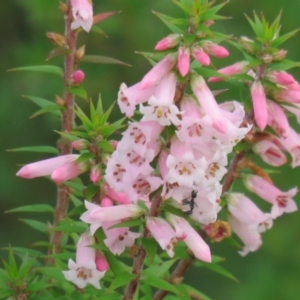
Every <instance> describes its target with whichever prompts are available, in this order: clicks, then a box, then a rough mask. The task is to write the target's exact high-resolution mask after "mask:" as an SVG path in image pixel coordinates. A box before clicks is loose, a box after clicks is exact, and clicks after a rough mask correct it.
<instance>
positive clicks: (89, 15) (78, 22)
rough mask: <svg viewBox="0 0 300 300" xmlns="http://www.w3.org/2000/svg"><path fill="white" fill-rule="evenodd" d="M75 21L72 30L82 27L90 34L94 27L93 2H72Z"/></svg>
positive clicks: (86, 0) (80, 0)
mask: <svg viewBox="0 0 300 300" xmlns="http://www.w3.org/2000/svg"><path fill="white" fill-rule="evenodd" d="M71 5H72V13H73V18H74V21H73V23H72V24H71V29H73V30H74V29H77V28H79V27H82V28H83V29H84V30H85V31H87V32H89V31H90V30H91V28H92V25H93V5H92V1H91V0H71Z"/></svg>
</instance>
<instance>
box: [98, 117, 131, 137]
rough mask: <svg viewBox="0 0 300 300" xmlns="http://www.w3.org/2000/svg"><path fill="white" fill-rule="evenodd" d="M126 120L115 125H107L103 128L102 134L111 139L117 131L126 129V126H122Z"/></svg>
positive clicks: (121, 120)
mask: <svg viewBox="0 0 300 300" xmlns="http://www.w3.org/2000/svg"><path fill="white" fill-rule="evenodd" d="M125 119H126V118H122V119H120V120H118V121H116V122H115V123H113V124H110V125H107V126H105V127H104V128H101V130H100V131H101V134H102V135H103V136H105V137H109V136H110V135H111V134H113V133H115V132H116V131H117V130H119V129H121V128H123V127H125V126H126V125H122V123H123V122H124V120H125Z"/></svg>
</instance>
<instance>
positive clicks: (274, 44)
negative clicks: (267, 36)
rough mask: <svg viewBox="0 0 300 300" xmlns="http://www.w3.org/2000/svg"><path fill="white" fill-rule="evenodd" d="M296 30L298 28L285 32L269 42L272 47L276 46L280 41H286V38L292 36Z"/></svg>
mask: <svg viewBox="0 0 300 300" xmlns="http://www.w3.org/2000/svg"><path fill="white" fill-rule="evenodd" d="M298 31H299V29H296V30H293V31H291V32H289V33H286V34H284V35H282V36H280V37H278V38H276V39H275V40H273V41H272V43H271V45H272V47H274V48H276V47H278V46H279V45H281V44H282V43H284V42H285V41H287V40H288V39H290V38H291V37H293V36H294V35H295V34H296V33H297V32H298Z"/></svg>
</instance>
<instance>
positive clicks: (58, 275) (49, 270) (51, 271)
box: [36, 267, 66, 282]
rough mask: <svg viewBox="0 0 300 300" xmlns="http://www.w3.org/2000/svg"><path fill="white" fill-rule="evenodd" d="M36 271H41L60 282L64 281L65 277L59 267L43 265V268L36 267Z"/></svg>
mask: <svg viewBox="0 0 300 300" xmlns="http://www.w3.org/2000/svg"><path fill="white" fill-rule="evenodd" d="M36 270H37V271H38V272H41V273H42V274H44V275H46V276H48V277H50V278H54V279H56V280H58V281H60V282H64V281H65V280H66V279H65V277H64V275H63V273H62V271H61V270H60V269H59V268H56V267H43V268H37V269H36Z"/></svg>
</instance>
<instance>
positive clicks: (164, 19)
mask: <svg viewBox="0 0 300 300" xmlns="http://www.w3.org/2000/svg"><path fill="white" fill-rule="evenodd" d="M153 13H154V14H155V15H156V16H157V17H158V18H159V19H160V20H161V21H162V22H163V23H164V24H165V25H166V26H167V27H168V28H169V29H170V30H171V31H172V32H174V33H184V31H183V30H182V29H180V28H179V27H177V26H175V25H174V24H172V21H173V20H174V18H172V17H170V16H167V15H164V14H161V13H159V12H156V11H153Z"/></svg>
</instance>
